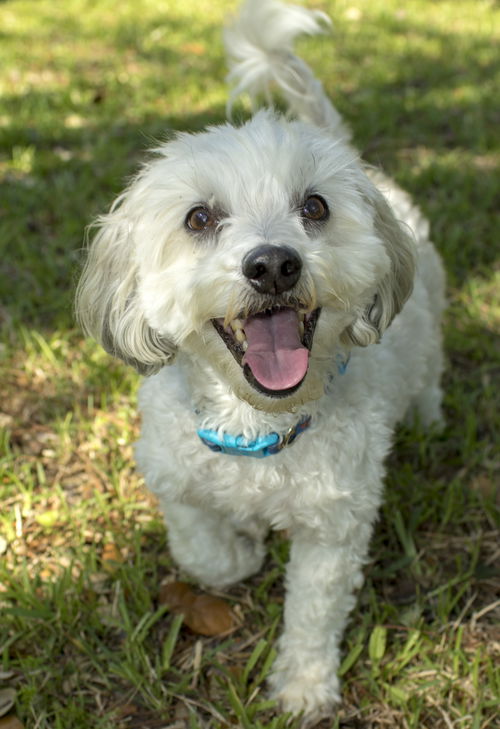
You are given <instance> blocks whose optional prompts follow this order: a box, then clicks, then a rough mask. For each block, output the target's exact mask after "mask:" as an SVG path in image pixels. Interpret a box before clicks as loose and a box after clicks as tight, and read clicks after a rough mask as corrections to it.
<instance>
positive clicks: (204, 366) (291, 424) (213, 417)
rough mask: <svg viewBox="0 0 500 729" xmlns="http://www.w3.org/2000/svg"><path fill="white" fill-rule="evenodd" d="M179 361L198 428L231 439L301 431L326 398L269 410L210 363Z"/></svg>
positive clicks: (337, 369) (340, 368) (336, 371)
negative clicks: (239, 393) (244, 396)
mask: <svg viewBox="0 0 500 729" xmlns="http://www.w3.org/2000/svg"><path fill="white" fill-rule="evenodd" d="M347 361H348V358H347V359H346V358H339V359H338V360H337V361H336V362H335V363H334V365H333V368H332V374H331V378H330V379H331V380H336V379H337V377H338V376H340V375H343V373H344V372H345V370H346V367H347ZM179 364H180V365H181V366H180V368H179V370H180V373H182V376H183V379H184V384H185V391H186V395H187V396H188V397H189V400H190V406H191V410H192V411H193V412H194V413H195V416H196V423H197V430H203V431H210V432H212V433H218V434H222V433H223V434H227V435H228V436H229V438H230V439H237V438H240V437H242V438H243V439H245V440H246V441H250V442H252V441H254V440H255V439H259V438H266V437H267V436H268V435H269V434H271V433H277V434H278V435H279V437H280V439H283V438H284V437H285V438H286V437H287V436H286V434H290V433H294V432H295V430H298V432H301V430H302V429H303V428H302V425H303V423H304V422H305V421H306V420H307V421H308V424H309V421H310V420H312V422H315V420H316V418H317V414H318V412H319V411H320V409H321V403H322V401H323V399H324V398H323V397H321V398H320V399H319V400H313V401H309V402H306V403H303V404H300V405H297V406H296V407H293V408H291V409H290V410H289V411H285V412H277V413H275V412H268V411H265V410H261V409H257V408H255V407H253V406H252V405H250V404H249V403H248V402H246V401H244V400H242V399H240V398H239V397H238V396H237V395H236V394H235V393H234V392H233V391H232V390H231V389H230V388H229V387H228V386H227V385H226V384H225V383H224V382H222V381H221V379H220V378H219V376H218V375H217V373H216V372H215V371H214V370H213V369H212V368H211V366H210V365H209V364H208V363H206V362H204V361H200V360H198V359H196V360H195V359H193V358H191V357H186V358H183V361H182V363H181V362H179Z"/></svg>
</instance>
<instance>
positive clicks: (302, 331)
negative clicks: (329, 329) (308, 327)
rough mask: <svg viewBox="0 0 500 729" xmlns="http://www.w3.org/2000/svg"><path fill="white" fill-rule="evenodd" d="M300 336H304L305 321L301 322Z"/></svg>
mask: <svg viewBox="0 0 500 729" xmlns="http://www.w3.org/2000/svg"><path fill="white" fill-rule="evenodd" d="M299 334H300V336H301V337H303V336H304V321H303V320H302V321H299Z"/></svg>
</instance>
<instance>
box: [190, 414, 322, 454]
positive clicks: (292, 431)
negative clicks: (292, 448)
mask: <svg viewBox="0 0 500 729" xmlns="http://www.w3.org/2000/svg"><path fill="white" fill-rule="evenodd" d="M310 425H311V416H310V415H304V416H303V417H302V418H301V419H300V420H299V421H298V423H296V424H295V425H293V426H292V427H291V428H288V430H287V431H286V433H283V434H282V435H279V434H278V433H274V432H273V433H269V434H268V435H262V436H259V437H258V438H255V440H247V438H244V437H243V436H242V435H236V436H234V435H229V433H222V434H221V435H219V433H218V431H217V430H205V429H204V428H199V429H198V430H197V431H196V432H197V433H198V435H199V436H200V438H201V440H202V442H203V443H204V444H205V445H206V446H208V447H209V448H210V450H211V451H215V452H216V453H226V454H228V455H230V456H251V457H252V458H266V456H273V455H274V454H275V453H279V452H280V451H281V450H283V448H285V447H286V446H288V445H291V444H292V443H293V442H294V441H295V439H296V438H297V436H299V435H300V434H301V433H303V432H304V430H307V428H308V427H309V426H310Z"/></svg>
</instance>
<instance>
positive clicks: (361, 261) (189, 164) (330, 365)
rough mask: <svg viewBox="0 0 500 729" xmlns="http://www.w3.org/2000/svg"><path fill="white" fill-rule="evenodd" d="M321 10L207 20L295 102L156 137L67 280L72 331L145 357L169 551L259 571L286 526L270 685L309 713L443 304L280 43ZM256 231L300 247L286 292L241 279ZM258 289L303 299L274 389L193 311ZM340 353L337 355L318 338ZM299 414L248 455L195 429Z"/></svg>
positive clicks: (421, 237)
mask: <svg viewBox="0 0 500 729" xmlns="http://www.w3.org/2000/svg"><path fill="white" fill-rule="evenodd" d="M322 20H323V16H322V15H321V14H318V13H315V12H312V11H309V10H305V9H303V8H298V7H294V6H285V5H283V4H282V3H280V2H277V0H247V2H246V3H245V4H244V5H243V7H242V9H241V11H240V15H239V16H238V18H236V20H235V21H234V22H233V25H232V26H231V27H230V28H229V29H228V30H227V32H226V45H227V50H228V55H229V57H230V59H231V63H232V65H231V73H230V77H231V79H232V81H233V82H234V83H235V84H236V90H237V92H238V93H240V92H243V91H248V92H249V93H250V94H251V95H252V97H253V98H254V99H255V98H256V97H257V96H258V95H259V94H263V95H264V97H267V98H269V97H270V84H271V83H273V84H275V85H276V86H277V88H278V90H280V91H281V92H282V94H283V95H284V97H285V99H286V101H287V103H288V105H289V109H290V112H291V115H293V116H294V117H295V119H292V118H291V119H285V118H283V117H282V116H280V115H278V114H277V113H276V112H274V111H273V110H269V109H268V110H261V111H258V112H257V113H256V114H255V116H254V117H253V118H252V119H251V120H250V121H248V122H247V123H245V124H243V125H242V126H240V127H235V126H232V125H230V124H227V125H224V126H219V127H214V128H210V129H208V130H207V131H205V132H203V133H201V134H198V135H189V134H180V135H178V136H177V138H175V139H174V140H173V141H170V142H168V143H166V144H164V145H161V146H160V147H159V148H158V149H157V150H156V155H155V157H154V159H153V160H152V161H149V162H147V163H146V164H145V166H144V167H143V168H142V170H141V171H140V172H139V174H138V175H137V176H136V178H135V179H134V180H133V181H132V183H131V185H130V186H129V188H128V189H127V190H126V191H125V192H124V193H123V194H122V195H121V196H120V198H119V199H118V200H117V201H116V203H115V204H114V206H113V207H112V209H111V211H110V213H109V214H108V215H106V216H104V217H102V218H101V220H100V221H99V223H98V227H99V230H98V232H97V235H96V237H95V238H94V241H93V243H92V245H91V247H90V251H89V257H88V261H87V264H86V268H85V270H84V273H83V276H82V279H81V282H80V285H79V289H78V293H77V312H78V316H79V319H80V321H81V322H82V324H83V326H84V327H85V329H86V331H87V332H90V333H91V334H92V335H93V336H95V337H96V338H97V339H98V340H99V341H100V342H101V343H102V344H103V346H104V347H105V348H106V349H107V350H108V351H110V352H112V353H113V354H115V355H117V356H119V357H121V358H123V359H124V360H125V361H126V362H129V363H131V364H133V365H134V366H135V367H136V368H137V369H138V370H139V371H141V372H143V373H144V374H148V375H150V376H149V377H148V378H147V379H146V380H145V381H144V384H143V386H142V389H141V393H140V408H141V411H142V415H143V428H142V437H141V439H140V441H139V443H138V445H137V449H136V455H137V461H138V463H139V466H140V468H141V470H142V471H143V473H144V475H145V478H146V482H147V484H148V485H149V487H150V488H151V489H152V490H153V491H154V492H155V493H156V494H157V495H158V497H159V499H160V504H161V507H162V509H163V511H164V513H165V519H166V522H167V525H168V532H169V541H170V548H171V552H172V554H173V556H174V557H175V559H176V560H177V561H178V562H179V564H180V565H181V566H182V567H183V568H184V569H186V570H187V571H188V572H189V573H190V574H191V575H193V576H194V577H196V579H198V580H199V581H200V582H202V583H204V584H207V585H216V586H223V585H228V584H230V583H233V582H235V581H238V580H241V579H244V578H245V577H247V576H249V575H251V574H253V573H254V572H256V571H257V570H258V569H259V567H260V565H261V562H262V559H263V556H264V544H263V540H264V537H265V534H266V532H267V530H268V529H269V528H272V529H284V528H286V529H288V530H289V531H290V534H291V538H292V548H291V557H290V563H289V565H288V569H287V577H286V584H287V596H286V603H285V619H284V632H283V635H282V637H281V639H280V650H279V655H278V658H277V660H276V663H275V666H274V672H273V675H272V679H271V686H272V690H273V694H274V696H276V697H277V698H278V699H279V700H280V702H281V705H282V707H283V708H284V709H285V710H290V711H293V712H295V713H300V712H304V715H305V717H306V720H308V721H314V720H316V719H317V718H319V717H320V716H322V715H324V714H328V713H329V712H331V710H332V707H333V705H334V704H335V702H337V701H338V700H339V682H338V679H337V677H336V671H337V669H338V666H339V660H340V648H339V645H340V641H341V638H342V632H343V629H344V626H345V623H346V620H347V618H348V615H349V611H350V610H351V608H352V606H353V604H354V597H353V595H354V592H355V590H356V589H357V588H359V586H360V585H361V583H362V579H363V578H362V568H363V564H364V562H365V561H366V555H367V550H368V545H369V540H370V535H371V531H372V525H373V523H374V520H375V518H376V516H377V510H378V507H379V504H380V500H381V495H382V479H383V476H384V465H383V463H384V458H385V456H386V455H387V452H388V450H389V448H390V446H391V440H392V432H393V429H394V426H395V424H396V423H397V422H398V421H401V420H402V419H403V418H404V417H405V415H406V414H408V413H409V412H411V411H412V410H414V409H416V410H417V411H418V414H419V417H420V419H421V421H422V422H423V423H425V424H430V423H432V422H434V421H439V420H440V418H441V413H440V402H441V390H440V385H439V380H440V374H441V370H442V355H441V337H440V318H441V312H442V309H443V304H444V295H443V288H444V275H443V271H442V266H441V263H440V260H439V257H438V255H437V253H436V251H435V249H434V248H433V246H432V244H431V243H430V242H429V237H428V233H429V231H428V225H427V222H426V221H425V220H424V219H423V217H422V216H421V214H420V212H419V211H418V209H417V208H416V207H415V206H414V205H413V204H412V203H411V201H410V200H409V198H408V196H407V195H406V194H405V193H404V192H402V191H401V190H400V189H399V188H397V187H396V186H395V185H394V183H393V182H391V181H390V180H389V179H387V178H386V177H384V176H383V175H382V174H381V173H379V172H373V171H370V170H368V169H367V168H366V167H365V166H364V165H363V163H362V162H361V161H360V160H359V158H358V155H357V153H356V152H355V151H354V149H353V148H352V147H351V146H350V143H349V137H350V135H349V132H348V130H347V128H346V127H345V125H344V124H343V122H342V121H341V119H340V116H339V114H338V113H337V111H336V110H335V109H334V107H333V106H332V105H331V103H330V102H329V100H328V99H327V97H326V96H325V94H324V92H323V89H322V87H321V84H320V82H319V81H317V80H316V79H315V78H314V76H313V75H312V73H311V71H310V69H309V68H308V67H307V66H306V65H305V64H304V63H303V62H302V61H301V60H299V59H298V58H297V57H296V56H294V55H293V53H292V46H293V41H294V40H295V38H296V36H298V35H299V34H300V33H302V32H307V33H317V32H320V31H321V27H322V26H321V23H322ZM311 195H314V196H321V200H322V201H323V202H324V203H325V204H326V206H327V207H328V209H329V211H330V214H329V216H325V217H324V219H322V220H320V221H319V222H318V223H314V224H313V225H312V224H309V222H308V221H307V220H306V219H305V217H304V216H305V213H304V210H305V207H304V206H305V205H306V204H307V203H306V202H304V201H307V200H308V199H309V198H310V196H311ZM197 207H198V208H199V207H201V208H203V210H204V211H205V212H207V211H208V213H207V214H209V215H211V216H212V218H213V221H214V223H213V225H210V226H207V228H206V230H202V231H201V232H200V231H196V230H193V229H192V228H190V227H189V225H188V224H187V223H186V220H187V216H188V215H189V212H190V211H192V210H193V209H196V208H197ZM203 214H205V213H203ZM264 244H265V245H267V246H272V247H273V249H274V247H276V248H279V249H281V248H282V247H283V246H284V245H286V246H287V247H288V249H291V250H292V251H293V254H294V256H295V257H298V259H299V260H300V265H301V270H300V277H299V279H298V280H297V282H296V283H295V284H294V286H293V287H291V288H290V289H289V290H286V291H285V292H282V293H270V292H269V291H267V292H265V293H262V292H259V291H258V290H256V287H255V286H254V285H253V284H252V283H251V281H249V279H248V276H246V275H244V274H243V272H242V261H243V260H244V259H245V256H246V255H247V254H248V253H249V252H251V251H254V250H256V249H259V247H260V246H262V245H264ZM415 271H416V274H415ZM276 291H277V289H276ZM275 304H277V305H279V307H281V309H283V308H284V309H292V310H295V309H297V308H299V306H303V307H304V308H305V309H306V310H307V311H309V312H311V311H312V310H314V309H319V310H320V314H319V319H318V323H317V326H316V332H315V334H314V339H313V342H312V347H311V351H310V354H309V356H308V366H307V373H306V375H305V377H304V379H303V381H302V382H301V383H299V385H298V386H296V387H294V388H291V389H290V390H286V391H283V392H277V393H273V392H268V391H266V389H265V388H262V387H259V386H258V383H257V386H256V384H255V381H254V382H253V383H252V381H251V379H250V380H249V378H248V377H247V376H245V371H244V367H243V366H242V363H241V362H238V361H237V358H235V357H234V356H233V355H232V354H231V352H230V351H229V348H228V346H226V342H225V341H224V340H223V338H222V337H221V336H220V334H219V332H218V331H217V330H216V328H215V327H214V325H213V321H212V320H218V321H219V322H223V326H224V327H225V328H226V331H228V332H229V335H230V329H229V323H230V322H231V321H233V320H234V319H235V318H236V317H243V319H244V320H245V321H247V322H248V321H250V319H251V318H252V316H253V315H254V314H255V313H256V312H259V311H261V310H262V309H265V308H269V307H274V306H275ZM273 310H274V309H273ZM297 316H299V315H297ZM245 317H249V318H248V319H245ZM257 318H258V317H257ZM379 340H381V341H380V344H377V345H376V342H378V341H379ZM348 352H350V353H351V359H350V363H349V366H348V368H347V371H346V372H345V374H342V375H341V374H339V372H338V371H337V366H336V364H335V362H336V357H337V356H338V355H339V354H340V355H341V356H342V357H344V358H345V356H346V355H347V353H348ZM174 360H175V363H174V364H173V365H172V366H171V367H165V365H169V364H171V363H172V362H174ZM247 374H248V373H247ZM257 379H258V378H257ZM305 414H308V415H311V416H312V426H311V427H310V428H309V430H308V431H307V432H305V433H304V434H302V435H301V436H300V438H298V439H297V440H296V442H295V443H294V444H293V445H291V446H289V447H287V448H285V449H284V450H282V451H281V452H280V453H279V454H277V455H273V456H270V457H268V458H265V459H262V460H258V459H252V458H246V457H238V456H232V455H225V454H217V453H214V452H212V451H211V450H209V449H208V448H207V447H206V446H205V445H204V444H203V443H202V442H201V441H200V439H199V438H198V435H197V432H196V431H197V428H199V427H200V426H203V427H209V428H212V429H215V430H217V431H218V432H227V433H231V434H234V435H237V434H243V435H244V436H245V437H247V438H255V437H258V436H261V435H264V434H267V433H269V432H273V431H275V432H277V433H284V432H285V431H286V430H287V429H288V428H289V427H290V426H293V425H294V424H295V423H296V422H297V420H298V419H299V418H300V417H301V416H302V415H305Z"/></svg>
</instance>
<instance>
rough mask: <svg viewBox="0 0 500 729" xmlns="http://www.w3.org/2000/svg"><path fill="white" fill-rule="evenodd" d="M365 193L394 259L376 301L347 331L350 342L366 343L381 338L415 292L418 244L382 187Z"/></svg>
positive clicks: (347, 339)
mask: <svg viewBox="0 0 500 729" xmlns="http://www.w3.org/2000/svg"><path fill="white" fill-rule="evenodd" d="M363 196H364V198H365V201H366V202H367V203H368V205H369V206H370V207H371V209H372V211H373V225H374V228H375V231H376V233H377V235H378V237H379V238H380V239H381V240H382V241H383V243H384V246H385V250H386V252H387V255H388V256H389V259H390V262H391V266H390V270H389V272H388V273H387V274H386V275H385V276H384V278H383V279H382V281H380V283H379V285H378V286H377V290H376V292H375V295H374V297H373V299H372V301H371V302H370V304H369V305H368V306H367V307H366V308H365V310H364V311H363V312H361V314H360V316H359V317H358V318H357V319H356V320H355V321H354V322H353V323H352V324H351V325H350V326H349V327H347V329H346V330H345V332H344V334H343V338H345V340H346V341H347V342H350V343H354V344H357V345H359V346H361V347H366V346H367V345H369V344H372V343H373V342H379V341H380V338H381V336H382V334H383V333H384V331H385V330H386V329H387V327H388V326H389V324H390V323H391V321H392V320H393V319H394V317H395V316H396V314H398V313H399V312H400V311H401V309H402V308H403V305H404V303H405V301H406V300H407V299H408V297H409V296H410V294H411V292H412V289H413V279H414V276H415V249H414V248H415V247H414V243H413V240H412V238H411V234H410V232H409V231H406V230H405V229H404V227H403V226H402V225H401V224H400V223H399V222H398V221H397V220H396V218H395V217H394V215H393V213H392V210H391V208H390V207H389V205H388V203H387V202H386V200H385V198H384V197H383V195H382V194H381V193H379V192H378V190H376V189H373V191H371V192H369V193H366V191H364V195H363Z"/></svg>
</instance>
